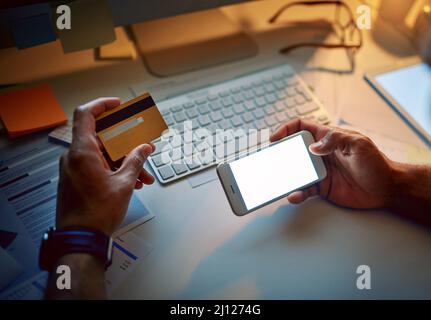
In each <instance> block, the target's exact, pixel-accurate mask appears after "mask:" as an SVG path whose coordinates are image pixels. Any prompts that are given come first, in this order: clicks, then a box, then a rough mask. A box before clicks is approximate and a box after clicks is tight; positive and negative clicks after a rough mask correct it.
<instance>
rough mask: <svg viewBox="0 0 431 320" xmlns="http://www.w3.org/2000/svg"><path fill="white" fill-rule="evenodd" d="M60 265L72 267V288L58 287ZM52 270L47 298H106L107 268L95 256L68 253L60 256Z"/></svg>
mask: <svg viewBox="0 0 431 320" xmlns="http://www.w3.org/2000/svg"><path fill="white" fill-rule="evenodd" d="M59 265H66V266H68V267H69V268H70V276H71V279H70V280H71V286H70V289H63V290H60V289H58V288H57V279H58V277H59V275H58V274H56V272H55V270H56V269H57V266H59ZM57 266H56V267H55V268H54V270H53V271H52V272H51V274H50V277H49V282H48V289H47V292H46V298H47V299H105V298H106V291H105V268H104V265H103V263H102V262H101V261H100V260H99V259H97V258H96V257H94V256H91V255H89V254H84V253H76V254H68V255H65V256H64V257H62V258H60V260H59V261H58V263H57Z"/></svg>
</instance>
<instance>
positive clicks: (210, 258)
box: [0, 0, 431, 299]
mask: <svg viewBox="0 0 431 320" xmlns="http://www.w3.org/2000/svg"><path fill="white" fill-rule="evenodd" d="M349 2H350V3H351V4H353V5H357V4H359V2H357V1H354V0H352V1H349ZM283 3H284V1H283V0H274V1H265V2H257V3H247V4H243V5H241V6H233V7H229V8H223V9H222V10H223V11H224V12H225V13H226V14H227V15H229V16H230V17H232V18H233V19H235V20H236V21H239V23H241V24H242V25H243V27H244V28H245V29H246V30H247V31H248V32H249V33H250V34H251V35H252V36H253V38H254V39H255V40H256V42H257V43H258V44H259V47H260V53H259V55H258V56H257V57H255V58H252V59H248V60H243V61H239V62H235V63H230V64H227V65H223V66H219V67H214V68H209V69H206V70H202V71H197V72H193V73H190V74H186V75H182V76H177V77H173V78H165V79H157V78H154V77H152V76H150V75H149V74H148V72H147V71H146V70H145V68H144V66H143V65H142V63H141V62H140V61H128V62H116V63H112V64H108V63H107V64H104V65H102V66H100V65H98V67H97V68H93V67H94V65H92V64H91V63H90V62H91V61H90V60H91V59H90V58H89V56H88V55H89V54H90V53H88V52H87V53H82V57H81V58H82V59H83V60H82V61H83V64H85V63H89V64H90V65H91V68H87V69H88V70H87V71H82V70H81V69H82V65H79V66H75V65H74V63H75V62H73V61H72V62H70V61H69V62H70V63H71V64H72V65H73V66H72V67H73V68H75V69H74V70H76V72H75V73H73V74H69V75H66V76H61V77H56V78H50V79H49V80H44V81H45V82H46V81H48V82H49V83H50V84H51V85H52V86H53V87H54V89H55V92H56V95H57V97H58V98H59V100H60V102H61V103H62V105H63V107H64V109H65V110H66V111H67V112H68V113H69V114H71V112H72V110H73V108H74V107H76V106H77V105H79V104H80V103H84V102H85V101H88V100H91V99H93V98H96V97H99V96H119V97H120V98H121V99H123V100H126V99H130V98H132V97H133V95H132V92H131V90H130V86H131V85H138V86H140V87H142V88H146V89H148V90H149V91H150V92H152V93H153V95H155V96H156V98H159V99H160V98H161V97H163V96H164V95H165V94H167V93H169V92H172V91H173V92H177V91H182V90H186V89H187V88H188V87H194V86H196V83H197V82H198V81H199V83H200V84H202V83H206V82H211V81H214V80H216V79H218V80H219V81H220V80H221V79H223V78H224V77H226V76H229V75H230V74H232V73H237V72H242V70H252V69H253V68H259V67H261V66H265V65H268V64H275V63H277V62H288V63H290V64H291V65H293V66H294V68H295V69H296V70H297V71H298V72H299V73H300V74H301V75H302V76H303V78H304V79H305V81H306V82H307V83H308V84H309V85H310V86H312V87H313V88H314V90H315V92H316V95H317V96H318V97H319V98H321V100H322V101H323V102H324V104H325V105H326V107H327V109H328V110H329V112H330V113H331V114H332V115H333V117H334V118H337V119H338V118H340V117H341V118H342V119H343V120H345V121H348V122H350V123H353V124H355V125H357V126H359V127H363V128H365V129H369V130H372V131H375V132H379V133H384V134H385V135H387V136H392V137H394V138H397V139H398V140H402V141H405V142H408V143H411V144H415V145H418V146H425V145H424V144H423V143H422V141H421V140H420V139H419V138H418V137H417V136H416V135H415V134H414V133H413V132H412V131H411V130H410V129H409V128H408V127H407V126H406V125H405V124H404V122H403V121H402V120H400V119H399V117H398V116H397V115H396V114H395V113H394V112H393V111H392V110H391V109H390V107H389V106H388V105H387V104H386V103H384V102H383V101H382V99H381V98H379V96H378V95H377V94H376V93H375V92H374V91H373V89H372V88H371V87H370V86H369V85H368V84H367V83H366V82H365V81H364V80H363V78H362V77H363V74H364V72H365V71H366V70H368V69H372V68H376V67H381V66H383V65H386V64H390V63H393V62H395V61H397V60H398V59H400V56H399V55H395V54H392V53H390V52H388V51H385V50H384V49H382V48H381V47H379V46H378V45H377V44H376V42H375V40H374V38H373V36H372V34H371V33H369V32H365V40H364V41H365V45H364V47H363V48H362V49H361V51H360V52H359V54H358V56H357V70H356V72H355V74H352V75H335V74H333V73H327V72H318V71H313V69H314V68H316V67H331V66H333V67H340V66H341V67H342V66H348V64H347V60H346V58H345V53H344V52H343V50H336V51H328V50H317V51H315V50H298V51H296V52H293V53H292V54H290V55H289V56H287V57H282V56H280V55H278V53H277V49H278V48H280V47H282V46H283V36H285V34H284V33H283V32H284V31H283V28H281V27H278V26H274V27H272V26H268V25H267V24H266V23H265V21H266V20H267V18H268V17H270V16H271V14H272V13H273V12H274V11H275V9H276V8H278V7H279V6H280V5H281V4H283ZM387 32H388V33H391V32H392V33H393V31H391V30H388V31H387ZM391 36H394V37H395V40H394V41H398V42H397V43H400V46H402V47H403V55H405V56H408V55H411V54H414V50H413V48H412V47H411V46H410V44H409V43H408V42H407V41H406V40H405V39H404V38H403V37H402V36H400V35H398V34H396V33H393V34H392V35H391ZM52 46H53V48H54V47H55V46H57V47H58V48H57V49H52V50H60V47H59V44H52ZM12 56H13V55H12V54H10V53H0V58H2V59H3V58H5V57H6V58H8V59H9V58H10V57H12ZM57 56H61V55H60V54H57ZM58 59H60V63H61V61H62V60H61V59H62V58H61V57H60V58H58ZM68 59H69V58H68ZM0 60H1V59H0ZM10 60H13V59H12V58H10ZM4 61H5V60H4V59H3V62H4ZM64 61H65V62H64V63H65V65H62V68H63V69H62V70H66V69H67V67H68V65H67V63H68V62H67V61H66V60H64ZM89 61H90V62H89ZM84 62H85V63H84ZM9 63H10V62H9ZM56 63H58V62H56ZM74 66H75V67H74ZM36 69H37V68H36ZM8 70H10V72H12V70H17V71H16V72H13V77H14V78H13V79H14V81H19V78H20V72H22V74H21V75H22V77H21V78H22V79H23V78H28V79H30V78H31V76H29V74H28V73H27V72H24V70H21V71H18V69H14V68H11V69H8ZM27 71H28V70H27ZM38 72H41V70H38ZM56 73H57V71H55V70H54V72H51V73H50V75H55V74H56ZM9 75H10V76H11V77H12V73H10V74H9ZM4 79H8V78H7V73H6V75H5V73H3V75H2V81H3V80H4ZM9 79H12V78H9ZM179 83H181V85H180V84H179ZM213 170H214V169H213ZM139 196H140V197H141V198H142V199H143V201H144V202H145V204H146V205H147V206H148V208H149V209H150V210H151V211H152V212H153V213H154V214H155V215H156V218H155V219H153V220H151V221H150V222H148V223H145V224H144V225H142V226H140V227H138V228H136V229H135V230H134V231H133V232H136V234H138V235H139V236H141V237H142V238H144V239H145V240H146V241H148V242H149V243H150V244H151V245H152V246H153V247H154V250H153V251H152V253H151V254H150V255H148V256H147V257H146V258H145V260H144V261H143V262H142V263H141V264H139V265H138V266H137V268H136V269H135V270H134V271H133V273H132V274H130V276H129V277H128V278H127V280H126V282H125V283H123V284H122V285H121V286H120V287H119V289H118V290H117V292H116V294H115V295H114V297H116V298H133V299H140V298H143V299H158V298H225V299H234V298H241V299H242V298H251V299H258V298H274V299H284V298H431V272H430V270H431V255H430V254H429V252H430V250H431V234H430V233H429V231H428V230H425V229H423V228H421V227H420V226H416V225H414V224H411V223H408V222H405V221H402V220H400V219H398V218H397V217H394V216H392V215H391V214H389V213H386V212H383V211H377V210H375V211H354V210H347V209H343V208H339V207H336V206H333V205H331V204H329V203H326V202H325V201H322V200H320V199H313V200H310V201H307V202H306V203H304V204H302V205H299V206H292V205H289V204H288V203H287V201H286V200H280V201H278V202H276V203H274V204H272V205H270V206H267V207H265V208H263V209H261V210H259V211H258V212H256V213H254V214H251V215H248V216H245V217H241V218H239V217H236V216H235V215H233V213H232V212H231V210H230V208H229V204H228V202H227V200H226V198H225V195H224V193H223V191H222V188H221V186H220V184H219V182H218V181H217V180H216V181H212V182H209V183H207V184H205V185H203V186H200V187H198V188H194V189H193V188H192V187H191V186H190V184H189V182H188V181H187V179H186V180H182V181H180V182H177V183H174V184H172V185H169V186H167V187H163V186H161V185H160V184H159V183H155V184H154V185H153V186H150V187H145V188H144V189H143V190H141V191H140V192H139ZM361 264H366V265H369V266H370V267H371V273H372V289H371V290H365V291H359V290H358V289H357V288H356V278H357V275H356V273H355V272H356V268H357V266H358V265H361Z"/></svg>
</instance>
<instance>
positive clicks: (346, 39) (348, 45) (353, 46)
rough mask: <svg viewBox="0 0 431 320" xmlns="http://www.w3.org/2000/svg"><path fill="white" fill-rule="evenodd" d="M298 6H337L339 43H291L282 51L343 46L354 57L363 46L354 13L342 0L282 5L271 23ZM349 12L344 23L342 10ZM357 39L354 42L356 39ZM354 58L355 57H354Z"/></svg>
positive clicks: (335, 22)
mask: <svg viewBox="0 0 431 320" xmlns="http://www.w3.org/2000/svg"><path fill="white" fill-rule="evenodd" d="M297 6H307V7H316V6H335V18H334V22H333V26H334V31H335V34H336V35H337V37H338V38H339V42H338V43H315V42H300V43H297V44H293V45H289V46H287V47H284V48H282V49H280V53H288V52H290V51H292V50H294V49H297V48H301V47H317V48H327V49H338V48H343V49H347V50H348V51H349V52H350V53H352V54H351V55H349V57H350V58H352V56H353V54H354V53H355V52H356V51H357V50H359V49H360V48H361V47H362V32H361V30H360V29H359V28H358V27H357V25H356V23H355V20H354V17H353V13H352V11H351V10H350V8H349V7H348V6H347V5H346V4H345V3H344V2H342V1H298V2H292V3H288V4H286V5H284V6H283V7H281V8H280V9H279V10H278V11H277V12H276V13H275V14H274V15H273V16H272V18H271V19H269V21H268V22H269V23H270V24H273V23H276V22H277V21H278V20H279V17H280V16H281V15H282V14H283V13H284V12H285V11H286V10H288V9H290V8H292V7H297ZM343 9H344V12H346V13H347V18H348V19H347V22H346V23H343V22H342V21H341V14H342V10H343ZM355 38H356V39H357V40H356V41H355V42H353V40H354V39H355ZM352 59H353V58H352ZM351 63H352V68H353V67H354V61H351Z"/></svg>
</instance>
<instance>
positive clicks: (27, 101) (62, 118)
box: [0, 84, 67, 138]
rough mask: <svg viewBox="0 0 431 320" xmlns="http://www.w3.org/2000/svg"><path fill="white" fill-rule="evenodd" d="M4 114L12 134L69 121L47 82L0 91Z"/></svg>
mask: <svg viewBox="0 0 431 320" xmlns="http://www.w3.org/2000/svg"><path fill="white" fill-rule="evenodd" d="M0 117H1V119H2V121H3V123H4V125H5V127H6V129H7V131H8V134H9V136H10V137H11V138H15V137H19V136H22V135H24V134H28V133H32V132H35V131H38V130H43V129H47V128H50V127H54V126H57V125H60V124H64V123H66V122H67V117H66V114H65V113H64V111H63V109H62V108H61V106H60V104H59V103H58V101H57V99H56V97H55V96H54V92H53V91H52V89H51V87H50V86H49V85H47V84H42V85H38V86H36V87H31V88H25V89H20V90H16V91H10V92H5V93H3V94H0Z"/></svg>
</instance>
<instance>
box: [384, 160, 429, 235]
mask: <svg viewBox="0 0 431 320" xmlns="http://www.w3.org/2000/svg"><path fill="white" fill-rule="evenodd" d="M388 208H389V209H390V210H391V211H393V212H395V213H397V214H398V215H400V216H402V217H405V218H407V219H410V220H413V221H416V222H418V223H420V224H422V225H425V226H427V227H431V166H426V165H409V164H401V163H396V162H394V163H393V190H392V196H391V200H390V202H389V204H388Z"/></svg>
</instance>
